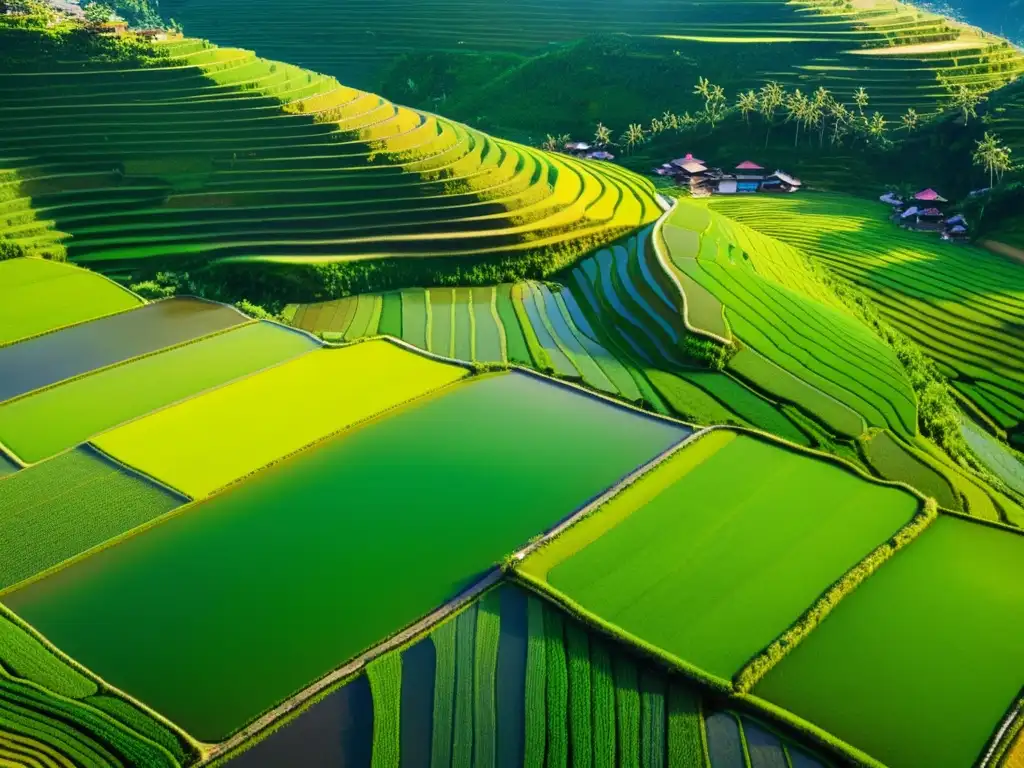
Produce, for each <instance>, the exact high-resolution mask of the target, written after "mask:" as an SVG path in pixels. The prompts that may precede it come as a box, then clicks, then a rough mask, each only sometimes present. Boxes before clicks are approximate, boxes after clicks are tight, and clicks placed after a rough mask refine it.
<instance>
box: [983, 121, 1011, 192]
mask: <svg viewBox="0 0 1024 768" xmlns="http://www.w3.org/2000/svg"><path fill="white" fill-rule="evenodd" d="M975 144H977V149H976V150H975V151H974V164H975V165H978V166H982V167H984V168H985V170H986V171H988V185H989V186H990V187H991V186H993V184H994V183H995V180H996V178H997V177H998V178H1002V176H1003V174H1004V173H1005V172H1006V171H1009V170H1012V168H1013V161H1012V159H1011V156H1012V150H1011V149H1010V148H1009V147H1008V146H1006V145H1005V144H1003V142H1002V140H1001V139H1000V138H999V137H998V136H996V135H995V134H994V133H992V132H991V131H985V136H984V138H983V139H982V140H981V141H976V142H975Z"/></svg>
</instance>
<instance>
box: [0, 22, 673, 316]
mask: <svg viewBox="0 0 1024 768" xmlns="http://www.w3.org/2000/svg"><path fill="white" fill-rule="evenodd" d="M26 34H28V33H27V32H26ZM40 34H41V33H40ZM153 50H154V52H159V53H160V54H161V55H162V57H163V58H161V59H160V62H159V64H160V65H159V66H146V67H138V68H131V67H128V66H126V67H123V68H121V69H119V70H117V71H116V72H110V71H108V70H107V69H104V68H103V67H101V66H99V65H94V64H93V61H92V60H91V59H88V58H86V59H85V60H83V61H81V62H76V63H79V64H80V68H78V69H76V68H74V67H72V66H71V65H70V64H66V67H65V69H63V70H62V71H60V72H53V73H43V74H40V73H38V72H35V71H33V70H31V69H30V68H29V67H28V65H25V66H24V67H22V66H20V65H19V64H18V63H17V62H15V63H13V64H12V66H10V67H6V68H5V70H4V71H3V72H2V73H0V96H2V99H3V106H2V107H0V120H2V121H3V124H4V131H3V132H2V134H0V153H2V154H4V155H5V156H10V157H13V158H24V160H23V161H20V162H19V164H18V165H17V167H16V168H15V169H14V170H15V171H16V172H17V174H18V178H19V190H20V192H19V194H20V196H19V197H18V198H16V199H14V200H13V201H11V203H10V205H11V206H18V207H19V208H18V209H19V210H21V209H22V208H25V207H26V204H25V197H28V198H30V205H29V206H28V207H29V208H32V209H38V208H43V209H45V210H46V211H47V218H48V219H49V220H52V221H53V222H54V223H55V229H54V230H53V231H52V232H48V233H45V232H44V233H41V234H40V233H37V232H36V231H35V230H34V229H33V230H31V232H28V233H27V234H25V235H24V236H21V235H20V234H18V230H17V228H15V230H14V231H13V233H12V234H13V235H14V236H15V239H14V241H13V242H15V243H20V244H21V245H23V246H25V247H28V248H37V247H39V248H42V247H44V246H46V245H47V243H49V242H50V240H52V239H54V238H57V239H62V238H64V237H65V236H66V235H70V236H71V237H70V239H68V240H67V257H68V258H69V259H71V260H73V261H77V262H81V263H88V264H90V265H92V266H96V267H99V268H101V269H105V270H109V271H113V272H116V273H118V274H119V275H127V276H129V279H132V280H133V281H135V282H138V281H140V280H142V281H145V278H148V277H155V276H156V274H157V273H160V272H165V271H167V270H173V271H175V272H177V273H179V274H184V273H187V274H188V280H187V281H185V282H187V283H189V284H190V285H192V286H193V287H194V290H193V292H197V291H198V292H202V293H204V294H206V295H210V296H216V297H219V298H226V299H230V300H231V301H236V300H238V299H240V298H246V299H249V300H251V301H255V302H257V303H258V304H271V305H273V304H274V303H275V302H276V303H281V302H282V301H283V300H311V299H317V298H328V297H335V296H342V295H346V294H351V293H357V292H365V291H369V290H380V289H387V288H392V287H403V286H404V285H409V284H417V283H418V284H424V283H431V282H435V281H436V280H437V277H436V275H438V274H443V273H446V272H447V273H448V274H449V275H456V276H458V277H459V278H460V279H461V280H462V282H464V283H480V282H485V281H488V280H489V281H490V282H497V281H498V280H500V279H502V277H504V278H505V279H508V278H520V277H524V276H533V277H543V276H544V275H546V274H548V273H550V272H552V271H554V270H556V269H558V268H559V267H561V266H564V264H566V263H569V262H571V261H572V260H573V259H574V258H576V257H578V256H579V255H580V254H582V253H584V252H585V251H586V250H588V249H589V248H591V247H593V246H595V245H597V244H600V243H602V242H607V241H609V240H612V239H615V238H616V237H618V236H620V235H621V234H623V233H624V232H626V231H629V230H631V229H633V228H635V227H637V226H638V225H641V224H643V223H646V222H649V221H651V220H653V219H654V218H655V216H656V215H657V206H656V205H655V202H654V199H653V196H652V186H651V184H650V182H648V181H647V180H645V179H643V178H641V177H639V176H635V175H632V174H627V173H624V172H622V171H621V170H619V171H618V172H616V173H610V172H606V170H605V169H604V167H603V166H600V165H595V164H590V163H583V162H580V161H578V160H575V159H572V158H567V157H564V156H558V155H547V154H544V153H542V152H539V151H537V150H533V149H530V148H528V147H524V146H520V145H517V144H513V143H511V142H507V141H503V140H498V139H494V138H491V137H490V136H487V135H485V134H483V133H480V132H478V131H475V130H472V129H469V128H467V127H466V126H463V125H460V124H458V123H453V122H450V121H448V120H445V119H443V118H439V117H436V116H434V115H432V114H424V113H420V112H416V111H414V110H411V109H408V108H405V107H399V106H396V105H394V104H392V103H391V102H388V101H386V100H384V99H382V98H380V97H378V96H375V95H373V94H371V93H366V92H363V91H359V90H356V89H354V88H349V87H346V86H343V85H341V84H340V83H339V82H338V81H337V80H335V79H333V78H330V77H326V76H323V75H319V74H316V73H314V72H311V71H307V70H304V69H300V68H298V67H295V66H292V65H290V64H284V63H279V62H274V61H269V60H265V59H261V58H258V57H256V56H255V55H254V54H252V53H251V52H248V51H244V50H239V49H234V48H223V49H221V48H216V47H213V46H211V45H209V44H208V43H205V42H204V41H201V40H191V39H184V40H172V41H165V42H161V43H154V44H153ZM42 55H43V57H44V58H45V52H44V53H43V54H42ZM67 56H71V57H72V58H73V56H74V51H70V50H69V51H67V53H66V54H65V53H64V52H62V54H61V57H62V63H64V62H63V59H64V58H66V57H67ZM97 104H102V105H103V106H102V108H98V107H97V106H96V105H97ZM71 190H74V191H75V192H76V194H68V193H69V191H71ZM5 205H7V204H5ZM61 233H64V234H61ZM410 256H415V257H418V258H416V259H410V258H406V257H410ZM455 257H458V258H455ZM213 263H216V266H211V264H213ZM495 277H497V279H494V278H495Z"/></svg>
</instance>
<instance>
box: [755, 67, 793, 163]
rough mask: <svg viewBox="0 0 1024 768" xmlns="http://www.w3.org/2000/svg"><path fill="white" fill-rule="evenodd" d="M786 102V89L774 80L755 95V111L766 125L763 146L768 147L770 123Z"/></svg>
mask: <svg viewBox="0 0 1024 768" xmlns="http://www.w3.org/2000/svg"><path fill="white" fill-rule="evenodd" d="M785 102H786V89H785V88H783V87H782V86H781V85H779V84H778V83H776V82H775V81H774V80H772V81H770V82H768V83H765V84H764V85H763V86H761V90H760V91H759V92H758V95H757V111H758V112H760V113H761V116H762V117H763V118H764V121H765V122H766V123H767V124H768V130H767V132H766V133H765V137H764V145H765V146H766V147H767V146H768V139H769V138H770V137H771V135H772V123H773V122H774V120H775V111H776V110H777V109H778V108H779V107H781V106H782V105H783V104H784V103H785Z"/></svg>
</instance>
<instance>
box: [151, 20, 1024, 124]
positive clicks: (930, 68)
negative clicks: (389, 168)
mask: <svg viewBox="0 0 1024 768" xmlns="http://www.w3.org/2000/svg"><path fill="white" fill-rule="evenodd" d="M831 6H832V4H831V3H827V2H817V1H816V0H807V1H806V2H795V3H787V2H784V0H716V2H710V3H709V2H699V1H698V0H682V1H680V2H665V1H664V0H641V1H640V2H635V1H634V2H627V0H595V1H594V2H581V0H569V1H568V2H560V3H557V4H552V3H538V2H534V0H513V1H511V2H502V1H501V0H486V2H482V3H472V4H467V3H459V2H451V0H416V2H412V1H411V0H387V1H386V2H377V1H376V0H373V1H371V0H354V1H353V2H346V3H328V4H324V3H316V2H300V3H299V4H298V5H296V6H292V13H290V14H288V17H287V18H285V19H282V18H280V14H279V7H278V5H277V4H276V3H275V2H273V0H255V1H254V2H247V3H244V4H242V3H241V2H240V0H213V1H212V2H201V1H200V0H167V1H166V2H164V3H163V4H162V5H161V10H162V11H163V12H164V13H166V14H169V15H170V16H173V17H174V18H175V19H178V20H180V21H183V22H184V23H185V25H186V27H187V28H188V29H189V30H190V32H192V33H193V34H197V35H200V36H203V37H208V38H210V39H211V40H214V41H222V42H228V41H230V42H232V43H233V44H241V45H245V46H248V47H253V48H256V49H258V50H261V51H264V52H266V53H267V55H270V56H273V57H277V58H282V59H285V60H288V61H295V62H298V63H301V64H303V65H304V66H308V67H310V68H313V69H316V70H318V71H323V72H328V73H330V74H333V75H336V76H338V77H340V78H342V79H343V80H347V81H350V82H354V83H358V84H362V85H364V86H367V87H369V86H371V85H373V86H375V85H376V83H377V77H379V74H380V70H381V69H382V67H383V66H384V65H385V64H387V63H388V62H389V61H390V60H392V59H394V57H396V56H398V55H400V54H403V53H409V52H430V51H438V52H442V53H449V52H459V53H463V52H471V51H482V52H488V53H492V52H495V51H505V52H513V53H519V54H524V55H537V54H544V53H545V52H546V51H548V50H549V49H550V46H551V44H552V43H562V42H567V41H569V40H574V39H577V38H580V37H583V36H586V35H600V34H617V33H625V34H628V35H631V36H636V37H652V38H663V39H667V42H669V43H670V44H671V46H672V49H670V50H667V51H664V52H663V53H661V54H655V55H663V56H672V54H673V50H674V51H677V52H678V55H683V56H685V57H688V58H692V59H694V60H697V61H699V62H700V68H701V72H700V74H704V75H707V74H709V72H712V73H713V72H715V70H716V69H717V66H718V65H716V64H715V63H714V62H715V60H716V59H730V58H731V59H742V60H745V61H746V62H747V66H746V67H745V70H746V71H745V73H743V72H742V71H741V72H739V73H737V76H736V79H734V80H732V81H729V82H727V83H726V85H727V86H728V87H729V89H730V90H732V89H733V88H739V87H741V86H747V85H749V84H753V83H755V82H756V83H757V84H760V83H763V82H764V80H766V79H769V78H770V79H776V80H779V81H781V82H784V83H785V84H787V85H790V86H800V87H805V88H809V89H810V90H813V89H814V87H816V86H817V85H819V84H821V85H825V86H827V87H829V88H831V89H832V90H833V91H834V92H836V93H839V94H842V95H844V96H847V95H849V93H851V92H852V91H853V90H854V89H855V88H857V87H858V86H865V87H867V88H868V89H869V91H871V92H872V93H873V94H874V95H875V103H876V105H877V106H878V108H881V109H882V110H883V111H885V112H888V113H893V114H894V113H898V112H902V111H903V110H905V109H906V108H907V107H908V106H914V107H917V108H919V111H925V112H930V111H933V108H934V105H935V103H936V100H937V99H939V98H941V97H942V96H943V93H944V91H943V88H942V87H941V85H940V84H939V83H938V81H937V79H936V73H937V72H940V71H941V72H942V73H943V74H944V75H945V76H947V77H948V78H950V79H951V80H952V81H954V82H957V83H961V82H962V83H970V84H972V85H977V86H979V87H982V88H992V87H997V86H998V85H999V84H1001V83H1002V82H1004V81H1005V78H1007V77H1008V76H1010V75H1012V74H1013V73H1017V72H1020V71H1022V69H1024V60H1022V57H1021V56H1020V54H1019V53H1018V52H1017V51H1015V50H1014V49H1013V48H1011V47H1010V46H1009V45H1008V44H1007V43H1006V42H1005V41H1003V40H1001V39H999V38H995V37H991V36H982V35H981V34H980V33H979V32H978V31H977V30H974V29H971V28H967V27H963V26H959V25H954V24H951V23H949V21H948V20H946V19H944V18H943V17H941V16H936V15H934V14H930V13H927V12H924V11H921V10H919V9H916V8H914V7H912V6H909V5H905V4H902V3H898V2H894V0H867V1H866V2H858V3H856V4H855V5H853V6H850V7H849V9H837V8H835V7H831ZM760 51H765V52H768V53H767V55H761V53H760ZM556 55H557V54H556ZM751 62H753V65H752V66H751ZM623 63H625V64H626V65H627V66H631V65H633V64H634V62H631V61H630V60H629V59H624V60H623ZM537 64H538V65H540V66H539V68H538V71H539V69H543V65H544V61H543V60H537ZM527 68H529V63H527ZM517 69H518V68H517ZM570 71H571V72H572V75H571V77H569V78H568V79H570V80H571V81H572V82H573V83H574V84H577V85H578V83H579V82H581V81H582V82H586V80H587V77H588V74H587V73H586V71H585V70H584V69H581V68H577V69H573V70H570ZM651 71H653V70H651ZM523 74H524V75H526V74H527V72H525V71H524V72H523ZM534 74H535V75H536V74H537V72H535V73H534ZM408 76H409V77H411V78H412V79H413V80H414V81H416V80H418V79H419V77H418V74H417V73H416V72H415V71H414V69H413V68H410V71H409V75H408ZM609 77H610V78H611V79H612V80H614V79H615V77H616V75H614V74H610V75H609ZM516 78H517V74H516V72H515V71H513V72H511V73H510V74H509V79H508V80H502V79H499V80H498V81H497V82H495V83H494V86H493V88H492V89H491V90H488V89H486V88H485V89H484V91H485V92H486V93H487V95H488V96H489V97H491V98H493V97H496V96H497V95H498V94H499V93H500V94H501V95H502V97H503V98H505V99H509V98H510V96H511V97H512V99H513V100H514V99H515V96H516V95H517V94H518V93H520V91H519V90H516V89H515V88H514V86H516V85H519V86H527V87H528V88H529V90H530V91H543V90H546V89H547V88H548V87H549V85H548V83H547V81H546V80H544V79H540V78H537V77H533V79H532V83H531V80H530V78H529V77H523V78H521V79H516ZM691 79H692V80H696V76H694V77H693V78H691ZM637 85H638V87H641V88H644V87H649V85H650V84H645V83H643V82H642V78H641V79H640V80H638V82H637ZM510 87H511V88H510ZM553 87H556V88H557V87H558V86H557V85H554V86H553ZM683 90H684V91H688V90H689V88H686V89H683ZM395 95H396V96H397V95H398V94H397V93H396V94H395ZM433 95H435V96H438V97H440V96H441V94H440V93H438V94H433ZM453 95H454V96H455V97H456V102H457V101H458V97H459V96H460V94H447V96H448V97H451V96H453ZM482 95H483V94H482V93H481V94H480V96H482ZM402 96H405V94H402ZM675 96H676V99H675V100H674V101H672V102H668V103H664V104H660V105H658V104H655V105H654V106H655V109H653V110H652V111H651V113H650V114H649V115H637V116H635V118H634V119H645V118H649V117H652V116H654V115H656V114H660V112H661V110H663V109H667V108H672V109H678V108H679V107H680V103H679V99H680V98H683V95H682V94H675ZM525 108H526V107H525V103H524V109H525ZM458 114H460V115H464V114H466V115H470V114H485V113H484V112H476V113H468V112H467V113H463V112H462V111H459V112H458ZM599 118H601V119H605V120H606V121H607V120H608V119H611V118H610V116H609V115H601V116H599Z"/></svg>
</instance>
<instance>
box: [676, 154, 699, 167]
mask: <svg viewBox="0 0 1024 768" xmlns="http://www.w3.org/2000/svg"><path fill="white" fill-rule="evenodd" d="M683 163H700V164H701V165H704V161H703V160H698V159H697V158H696V157H694V156H693V155H692V154H690V153H689V152H687V153H686V155H684V156H683V157H678V158H676V159H675V160H673V161H672V164H673V165H678V166H682V165H683Z"/></svg>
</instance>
